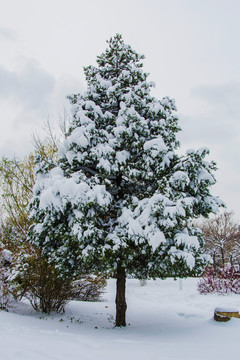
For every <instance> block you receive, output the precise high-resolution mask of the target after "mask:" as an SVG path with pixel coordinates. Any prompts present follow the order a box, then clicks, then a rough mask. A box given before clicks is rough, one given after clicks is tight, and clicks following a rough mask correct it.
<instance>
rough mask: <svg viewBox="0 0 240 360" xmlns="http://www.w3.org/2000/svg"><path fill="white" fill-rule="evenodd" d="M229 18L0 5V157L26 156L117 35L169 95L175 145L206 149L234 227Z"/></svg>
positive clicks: (234, 20)
mask: <svg viewBox="0 0 240 360" xmlns="http://www.w3.org/2000/svg"><path fill="white" fill-rule="evenodd" d="M239 14H240V1H239V0H136V1H135V0H128V1H126V0H122V1H119V0H88V1H87V0H85V1H83V0H41V1H40V0H39V1H36V0H35V1H33V0H0V49H1V52H0V54H1V55H0V125H1V132H0V156H2V155H5V156H9V157H11V156H14V155H16V156H20V157H22V156H24V154H26V153H28V152H29V151H31V149H32V143H31V136H32V133H33V132H38V133H41V129H42V128H43V126H44V124H45V123H46V121H47V119H50V121H57V120H58V116H59V114H62V113H63V108H64V106H67V105H66V104H67V103H66V100H65V96H66V95H67V94H71V93H74V92H80V91H82V90H83V89H84V88H85V83H84V76H83V70H82V68H83V66H86V65H90V64H92V65H95V60H96V56H97V55H99V54H100V53H102V52H103V51H104V50H105V48H106V46H107V45H106V40H107V39H109V38H110V37H111V36H114V35H115V34H116V33H121V34H123V37H124V40H125V42H126V43H128V44H130V45H131V46H132V47H133V48H134V49H135V50H137V51H138V52H140V53H143V54H144V55H145V56H146V60H145V61H144V65H145V66H144V70H145V71H147V72H149V73H150V76H149V80H152V81H154V82H155V83H156V88H155V89H154V93H153V94H154V95H155V96H156V97H158V98H162V97H163V96H166V95H168V96H170V97H173V98H175V99H176V103H177V106H178V112H179V116H180V125H181V127H182V130H183V131H182V133H181V134H180V141H181V144H182V149H183V150H186V149H187V148H189V147H194V148H197V147H200V146H207V147H209V148H210V150H211V158H212V159H214V160H216V161H217V165H218V168H219V171H218V172H217V174H216V177H217V180H218V182H217V185H215V187H214V189H213V192H214V194H216V195H219V196H220V197H221V198H222V199H223V200H224V201H225V202H226V204H227V210H229V211H230V210H234V211H235V213H236V214H237V215H238V220H239V223H240V201H239V195H240V165H239V147H240V106H239V103H240V101H239V100H240V71H239V64H240V42H239V39H240V21H239Z"/></svg>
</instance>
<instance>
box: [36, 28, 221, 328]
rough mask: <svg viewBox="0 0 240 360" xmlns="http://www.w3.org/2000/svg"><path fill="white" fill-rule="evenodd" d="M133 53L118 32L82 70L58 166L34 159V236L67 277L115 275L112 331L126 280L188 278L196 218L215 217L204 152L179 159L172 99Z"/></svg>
mask: <svg viewBox="0 0 240 360" xmlns="http://www.w3.org/2000/svg"><path fill="white" fill-rule="evenodd" d="M143 58H144V56H142V55H139V54H137V53H136V52H135V51H134V50H133V49H132V48H131V47H130V46H129V45H126V44H125V43H124V42H123V39H122V36H121V35H118V34H117V35H116V36H115V37H114V38H112V39H110V41H109V42H108V49H107V50H106V51H105V52H104V53H103V54H102V55H100V56H98V58H97V64H98V66H97V67H94V66H88V67H86V68H84V71H85V75H86V80H87V85H88V88H87V91H86V93H84V94H77V95H73V96H71V97H70V101H71V103H72V109H73V117H72V123H71V126H70V128H69V131H68V133H67V136H66V139H65V141H64V143H63V145H62V146H61V148H60V150H59V160H58V163H57V165H56V164H52V166H51V164H50V165H49V164H47V165H46V164H45V162H41V159H38V171H37V179H36V186H35V188H34V197H33V199H32V201H31V204H30V210H31V219H32V220H33V221H34V222H35V224H34V225H33V226H32V228H31V231H30V234H29V237H30V239H31V241H32V242H33V243H34V244H36V245H37V246H39V247H40V248H41V249H42V250H43V253H44V254H45V255H46V256H47V257H48V258H49V260H50V261H52V262H53V263H54V264H55V266H56V267H57V268H58V270H59V271H60V272H61V273H62V274H63V276H77V275H78V274H79V273H80V272H95V271H96V272H97V271H103V272H105V273H106V274H114V273H115V274H116V277H117V294H116V326H125V325H126V308H127V305H126V300H125V282H126V275H127V274H129V275H134V276H136V277H138V278H148V277H161V278H165V277H167V276H173V277H186V276H192V275H194V274H198V273H199V272H201V271H202V268H203V267H204V265H205V264H206V261H207V259H206V257H204V255H202V254H201V248H202V245H203V242H202V238H201V233H200V232H199V231H198V230H197V229H196V228H194V227H192V226H191V219H193V218H196V217H198V216H200V215H203V216H207V215H208V214H209V213H211V212H216V211H217V209H218V207H219V206H221V201H220V200H219V199H218V198H216V197H213V196H212V195H211V194H210V191H209V187H210V186H211V185H213V184H214V183H215V178H214V176H213V171H215V170H216V165H215V163H214V162H210V163H209V162H207V161H206V160H205V156H206V155H207V154H208V149H206V148H202V149H200V150H197V151H194V150H189V151H188V152H187V154H186V155H184V156H180V155H178V151H177V149H178V147H179V142H178V140H177V138H176V135H177V133H178V131H180V128H179V125H178V117H177V115H176V106H175V102H174V100H172V99H170V98H169V97H165V98H163V99H162V100H157V99H156V98H154V97H153V96H151V94H150V90H151V88H152V86H153V83H151V82H148V81H147V77H148V74H146V73H145V72H144V71H143V70H142V66H143V65H142V62H141V60H142V59H143Z"/></svg>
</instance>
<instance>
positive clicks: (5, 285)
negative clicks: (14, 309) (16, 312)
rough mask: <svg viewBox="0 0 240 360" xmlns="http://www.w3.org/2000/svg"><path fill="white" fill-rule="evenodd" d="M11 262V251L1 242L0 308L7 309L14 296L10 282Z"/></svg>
mask: <svg viewBox="0 0 240 360" xmlns="http://www.w3.org/2000/svg"><path fill="white" fill-rule="evenodd" d="M10 264H11V252H10V251H8V250H7V249H5V248H4V245H3V244H2V243H0V309H2V310H7V309H8V307H9V305H10V303H11V301H12V300H13V296H12V294H11V286H10V284H9V280H8V277H9V267H10Z"/></svg>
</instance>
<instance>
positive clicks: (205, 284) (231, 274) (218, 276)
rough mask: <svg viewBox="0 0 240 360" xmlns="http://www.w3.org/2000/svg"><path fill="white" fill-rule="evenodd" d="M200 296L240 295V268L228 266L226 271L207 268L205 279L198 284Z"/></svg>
mask: <svg viewBox="0 0 240 360" xmlns="http://www.w3.org/2000/svg"><path fill="white" fill-rule="evenodd" d="M198 291H199V292H200V294H209V293H218V294H223V295H224V294H229V293H234V294H240V268H239V266H226V267H225V268H224V269H222V268H218V269H216V270H214V268H213V267H207V269H206V271H205V273H204V275H203V277H202V278H201V279H200V281H199V283H198Z"/></svg>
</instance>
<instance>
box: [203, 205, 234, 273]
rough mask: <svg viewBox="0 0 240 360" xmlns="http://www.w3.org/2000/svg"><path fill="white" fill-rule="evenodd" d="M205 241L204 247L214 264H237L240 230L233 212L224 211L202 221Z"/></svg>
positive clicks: (222, 265) (219, 265) (215, 265)
mask: <svg viewBox="0 0 240 360" xmlns="http://www.w3.org/2000/svg"><path fill="white" fill-rule="evenodd" d="M198 226H199V228H201V230H202V233H203V238H204V241H205V245H204V249H205V251H206V253H208V254H209V255H211V257H212V259H213V266H214V268H215V270H216V268H217V267H222V268H224V266H225V265H226V264H227V263H231V264H236V263H238V262H239V256H240V232H239V228H238V224H237V223H236V221H235V220H234V214H233V213H232V212H223V213H221V214H219V215H217V216H215V217H213V218H211V219H206V220H205V221H203V222H202V223H200V224H199V225H198Z"/></svg>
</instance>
